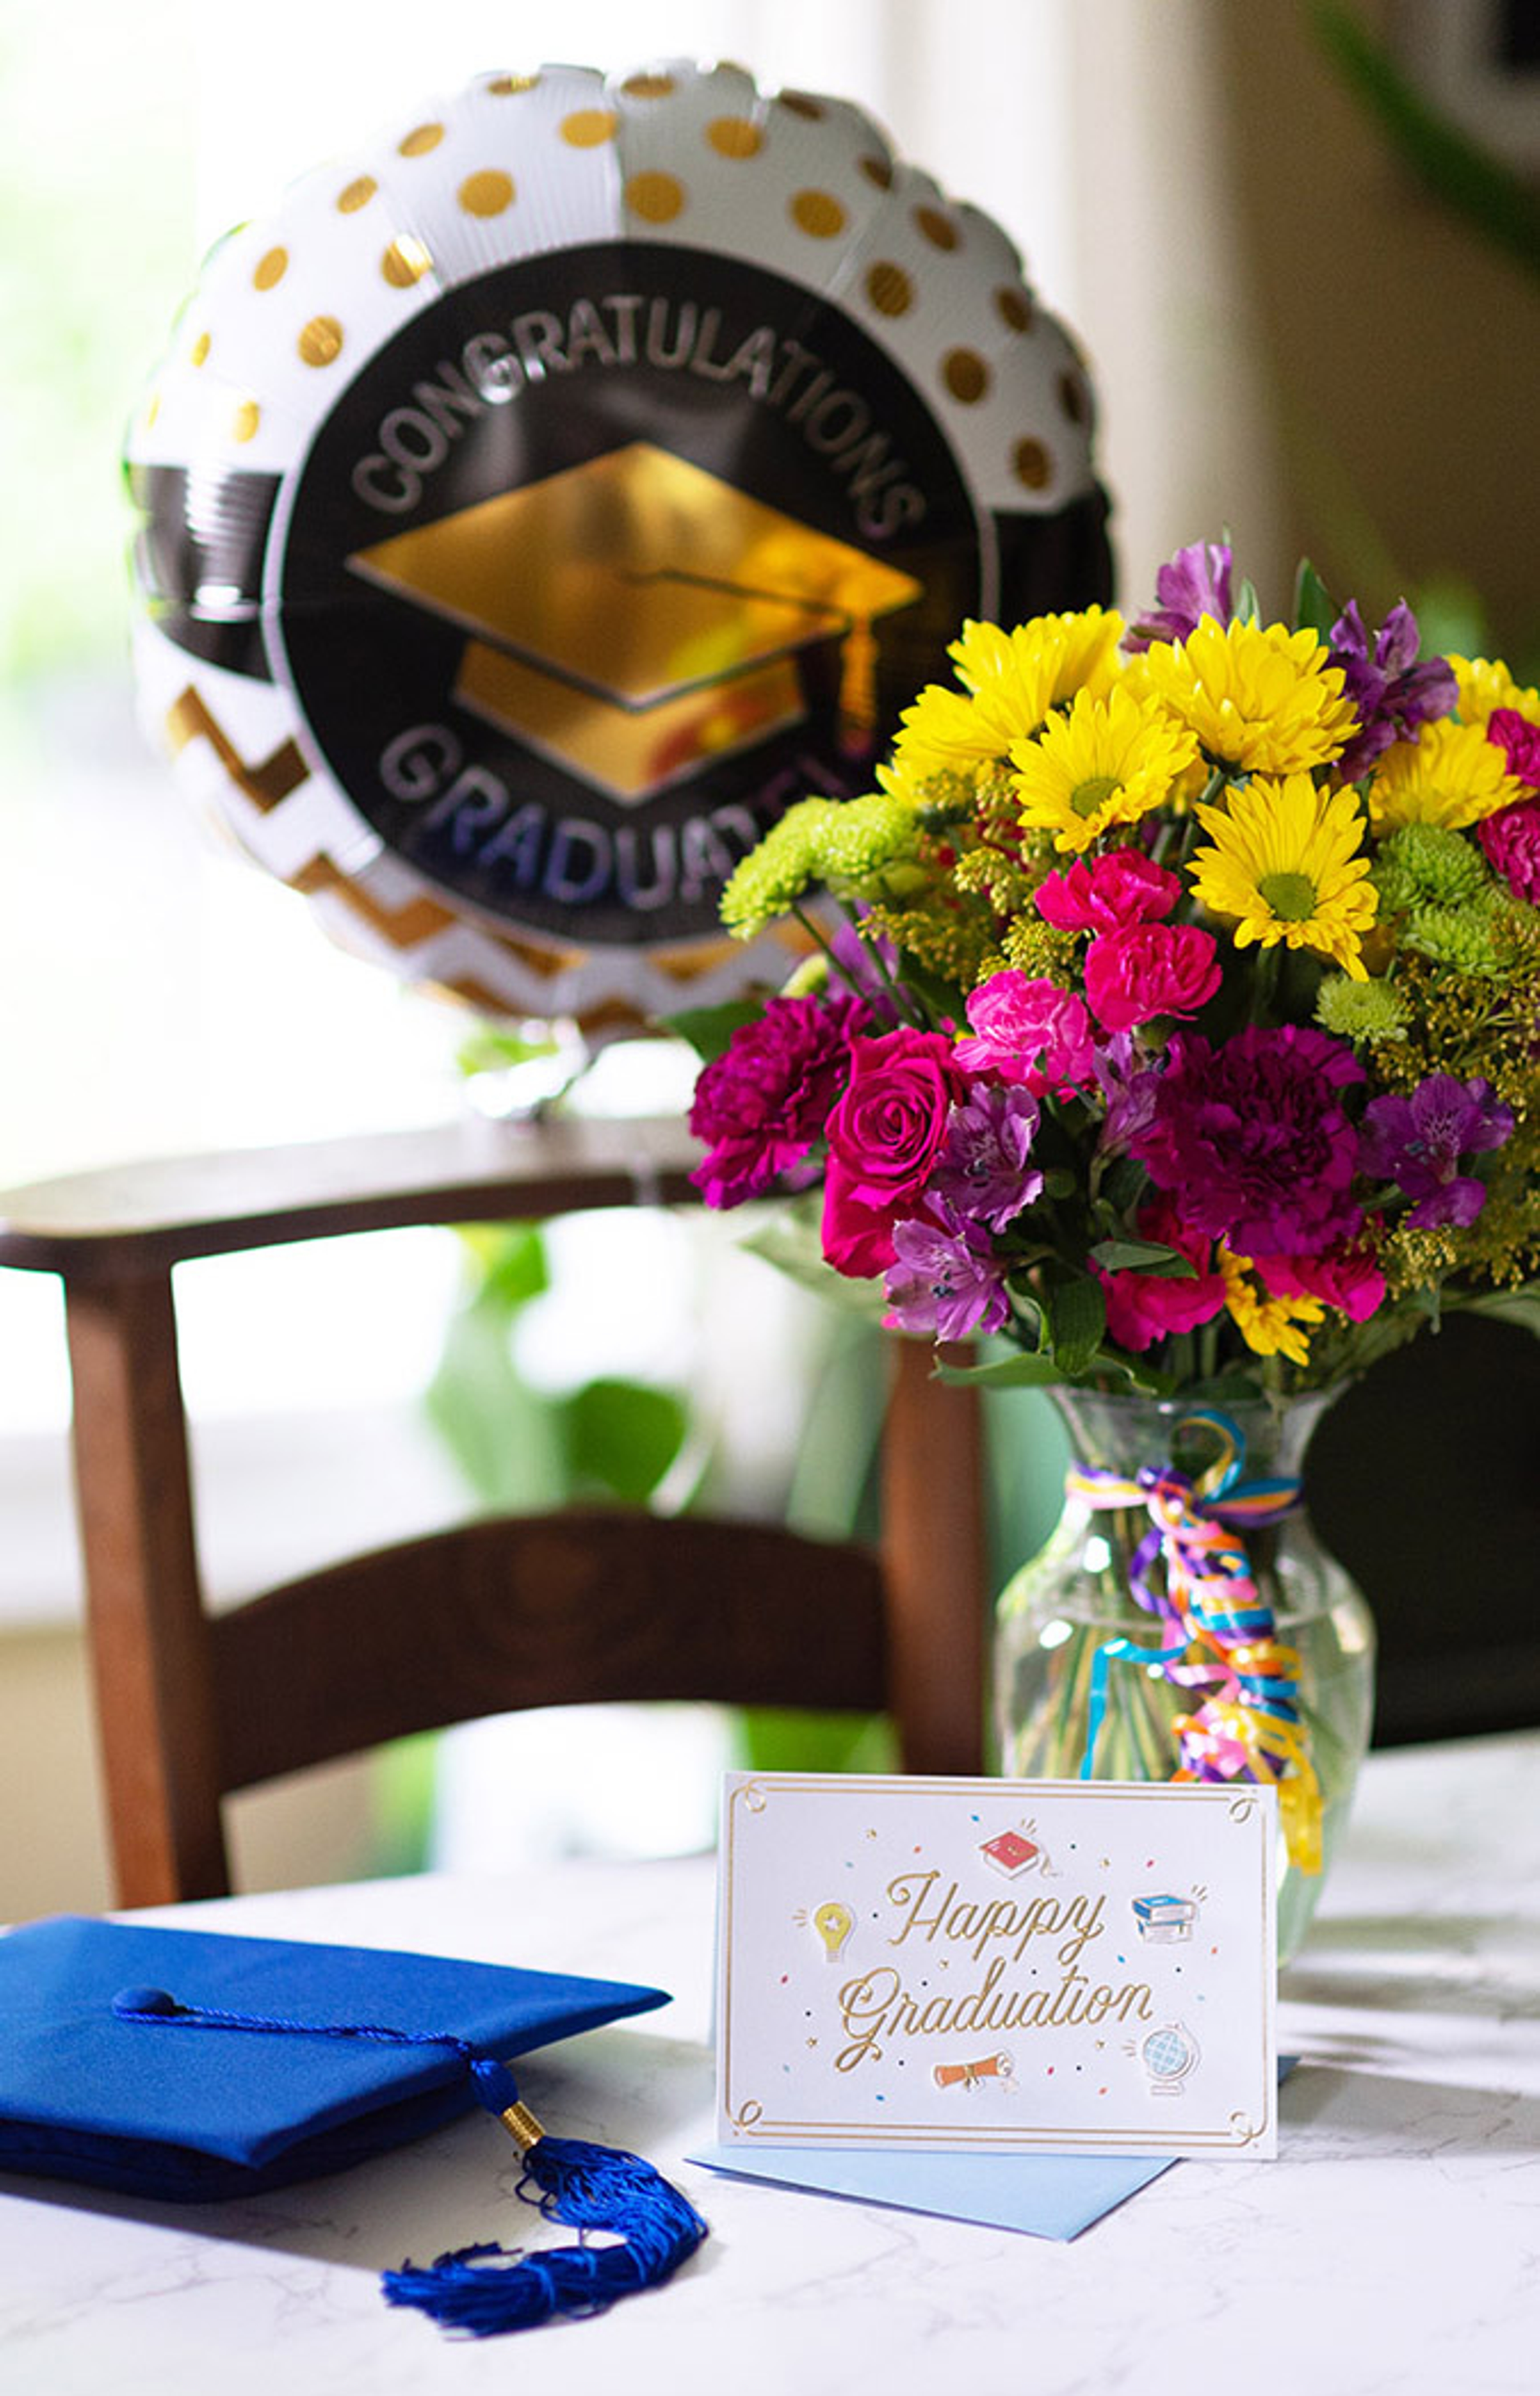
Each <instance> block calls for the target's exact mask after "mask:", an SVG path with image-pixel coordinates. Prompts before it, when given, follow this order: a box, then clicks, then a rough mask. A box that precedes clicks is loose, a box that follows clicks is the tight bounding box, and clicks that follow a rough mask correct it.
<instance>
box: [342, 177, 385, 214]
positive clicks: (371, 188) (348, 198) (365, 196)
mask: <svg viewBox="0 0 1540 2396" xmlns="http://www.w3.org/2000/svg"><path fill="white" fill-rule="evenodd" d="M378 189H379V185H378V183H377V182H376V181H375V179H374V177H373V176H372V175H356V176H355V177H354V178H353V180H352V182H351V183H349V184H347V185H346V186H345V188H344V189H343V190H342V191H340V192H339V193H338V194H337V205H338V207H339V210H340V211H341V213H342V215H343V216H345V217H353V216H356V215H357V214H358V211H359V209H360V208H366V207H367V206H368V205H369V202H370V201H371V200H372V199H373V198H374V195H375V193H377V192H378Z"/></svg>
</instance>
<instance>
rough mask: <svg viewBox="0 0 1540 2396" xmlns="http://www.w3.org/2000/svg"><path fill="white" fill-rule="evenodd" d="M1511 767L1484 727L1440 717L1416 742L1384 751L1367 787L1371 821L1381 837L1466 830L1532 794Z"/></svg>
mask: <svg viewBox="0 0 1540 2396" xmlns="http://www.w3.org/2000/svg"><path fill="white" fill-rule="evenodd" d="M1506 765H1507V756H1506V754H1505V752H1503V751H1502V750H1501V749H1499V748H1498V746H1497V743H1496V742H1495V740H1489V739H1487V736H1486V731H1485V727H1484V725H1480V724H1455V723H1454V721H1453V720H1452V719H1451V718H1450V717H1448V716H1440V718H1439V720H1438V721H1437V722H1436V723H1433V724H1425V725H1423V727H1422V729H1421V731H1420V732H1419V733H1418V735H1417V737H1416V739H1415V740H1398V741H1397V742H1396V744H1395V746H1394V747H1393V748H1390V749H1387V751H1386V752H1385V754H1384V756H1383V757H1382V758H1381V759H1380V761H1379V764H1378V765H1377V766H1376V767H1375V769H1374V779H1373V780H1372V781H1371V782H1370V784H1369V820H1370V822H1371V823H1372V824H1373V825H1374V830H1375V832H1378V833H1380V834H1381V835H1382V836H1383V835H1384V834H1385V833H1387V832H1399V831H1400V830H1401V826H1402V824H1413V823H1427V824H1441V825H1442V827H1443V829H1444V830H1445V831H1446V832H1464V831H1465V830H1466V828H1467V825H1470V824H1473V823H1480V820H1481V819H1482V817H1483V816H1490V815H1493V814H1494V813H1495V811H1496V810H1497V808H1499V807H1509V806H1513V805H1515V804H1516V803H1517V802H1518V801H1519V800H1520V799H1522V798H1526V797H1527V796H1528V795H1529V793H1528V792H1527V790H1526V788H1525V786H1524V784H1523V783H1522V782H1520V781H1517V780H1515V779H1514V777H1513V776H1512V775H1511V774H1508V773H1507V772H1505V770H1504V768H1505V767H1506Z"/></svg>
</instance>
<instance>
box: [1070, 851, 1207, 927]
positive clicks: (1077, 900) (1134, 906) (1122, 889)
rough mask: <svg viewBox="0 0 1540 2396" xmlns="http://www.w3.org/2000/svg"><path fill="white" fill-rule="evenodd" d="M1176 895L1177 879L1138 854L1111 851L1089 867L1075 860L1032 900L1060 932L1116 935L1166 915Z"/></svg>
mask: <svg viewBox="0 0 1540 2396" xmlns="http://www.w3.org/2000/svg"><path fill="white" fill-rule="evenodd" d="M1181 895H1182V885H1181V880H1180V877H1179V876H1178V875H1176V874H1175V873H1168V872H1166V869H1165V867H1164V866H1163V865H1157V864H1156V863H1155V862H1154V860H1153V859H1150V858H1148V857H1146V856H1145V855H1144V853H1143V851H1142V850H1140V849H1136V848H1114V849H1109V851H1108V853H1107V854H1106V856H1104V857H1095V858H1093V859H1092V860H1091V862H1090V864H1089V865H1088V864H1087V863H1086V862H1085V860H1084V859H1083V858H1077V859H1075V862H1074V864H1073V865H1071V866H1070V867H1069V871H1068V872H1064V873H1050V874H1049V876H1048V878H1047V880H1046V881H1045V882H1042V883H1040V884H1039V885H1038V887H1037V889H1036V891H1035V892H1034V893H1033V898H1034V901H1035V903H1036V906H1037V911H1038V913H1039V914H1040V915H1041V916H1042V920H1043V922H1044V923H1045V924H1052V925H1055V928H1056V929H1057V930H1059V931H1061V932H1121V931H1122V930H1123V929H1124V927H1125V926H1126V925H1130V924H1153V923H1156V922H1158V921H1159V920H1160V918H1161V917H1162V916H1163V915H1169V914H1170V912H1171V911H1172V909H1173V907H1175V904H1176V901H1177V899H1179V898H1180V897H1181Z"/></svg>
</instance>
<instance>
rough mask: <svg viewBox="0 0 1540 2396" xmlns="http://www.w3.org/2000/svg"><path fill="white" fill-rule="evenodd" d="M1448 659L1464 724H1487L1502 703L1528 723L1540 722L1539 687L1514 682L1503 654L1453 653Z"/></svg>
mask: <svg viewBox="0 0 1540 2396" xmlns="http://www.w3.org/2000/svg"><path fill="white" fill-rule="evenodd" d="M1449 663H1450V666H1451V668H1452V669H1453V671H1454V683H1455V687H1456V688H1457V690H1458V691H1459V694H1460V696H1459V700H1458V704H1457V706H1456V709H1455V712H1456V713H1457V715H1458V716H1459V719H1460V722H1461V723H1462V724H1480V725H1482V726H1483V727H1484V726H1485V725H1487V724H1488V723H1490V721H1491V719H1492V717H1493V716H1494V714H1495V713H1496V712H1497V710H1498V709H1499V708H1500V707H1511V708H1512V710H1513V712H1514V713H1515V714H1516V715H1521V716H1522V717H1523V719H1524V721H1525V723H1526V724H1540V690H1526V689H1525V688H1524V687H1523V686H1522V685H1521V684H1520V683H1517V682H1515V681H1514V679H1513V676H1512V674H1511V673H1510V672H1508V670H1507V666H1506V665H1504V663H1503V661H1502V659H1500V658H1454V657H1452V658H1451V659H1450V660H1449Z"/></svg>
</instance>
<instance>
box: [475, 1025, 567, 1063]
mask: <svg viewBox="0 0 1540 2396" xmlns="http://www.w3.org/2000/svg"><path fill="white" fill-rule="evenodd" d="M560 1045H561V1044H560V1043H559V1042H558V1041H556V1040H527V1039H525V1037H524V1034H523V1033H522V1032H499V1031H498V1030H497V1029H496V1028H495V1027H494V1026H493V1025H492V1024H484V1025H483V1026H482V1028H481V1030H480V1031H478V1032H471V1036H470V1038H469V1039H468V1040H462V1041H461V1043H460V1045H459V1046H458V1049H457V1050H456V1051H455V1062H456V1064H457V1065H458V1068H459V1070H460V1072H462V1073H467V1074H470V1073H502V1072H508V1071H509V1070H510V1069H511V1067H513V1066H515V1065H533V1064H534V1063H535V1062H536V1061H537V1059H538V1058H542V1057H554V1056H555V1055H556V1054H557V1051H558V1048H559V1047H560Z"/></svg>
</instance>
